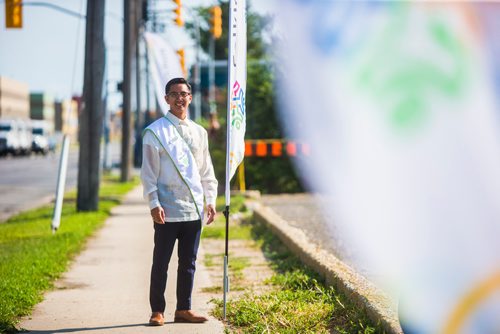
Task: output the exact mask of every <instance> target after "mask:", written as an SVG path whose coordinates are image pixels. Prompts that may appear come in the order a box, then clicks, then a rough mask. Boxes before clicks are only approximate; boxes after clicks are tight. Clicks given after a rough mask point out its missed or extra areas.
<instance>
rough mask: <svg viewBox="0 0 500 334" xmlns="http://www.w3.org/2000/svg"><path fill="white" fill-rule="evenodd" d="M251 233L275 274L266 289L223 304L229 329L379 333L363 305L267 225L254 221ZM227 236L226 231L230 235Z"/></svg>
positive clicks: (217, 312)
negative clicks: (311, 266)
mask: <svg viewBox="0 0 500 334" xmlns="http://www.w3.org/2000/svg"><path fill="white" fill-rule="evenodd" d="M240 228H248V229H250V232H249V233H250V234H251V236H252V238H253V239H254V240H255V241H256V242H257V243H258V244H259V245H260V247H261V249H262V251H263V252H264V254H265V256H266V257H267V258H268V259H269V261H270V264H271V267H272V269H273V270H274V271H275V274H274V275H273V276H272V278H271V279H269V280H268V281H266V282H265V284H267V285H268V286H270V289H269V291H268V292H265V293H263V294H260V295H255V294H252V293H251V292H249V293H246V294H244V295H243V296H242V297H238V298H235V299H231V300H229V302H228V303H227V309H226V311H227V314H226V316H227V323H228V327H226V332H228V333H273V334H274V333H297V334H298V333H300V334H302V333H345V334H352V333H364V334H371V333H384V331H383V329H382V327H381V326H380V325H379V324H373V322H372V321H371V320H370V319H369V318H368V316H367V315H366V313H365V312H364V311H363V310H360V309H359V308H357V307H356V306H355V305H354V304H353V303H351V302H350V301H349V300H348V299H347V298H346V297H345V296H344V295H343V294H341V293H339V292H337V291H336V290H335V289H334V288H333V287H331V286H326V285H325V284H324V282H323V280H322V279H321V278H320V276H319V275H318V274H316V273H315V272H314V271H312V270H311V269H309V268H308V267H306V266H305V265H304V264H303V263H302V262H301V261H300V260H299V259H298V258H297V257H296V256H295V255H293V254H292V253H291V252H290V251H289V250H288V248H287V247H286V246H285V245H284V244H283V243H282V242H281V241H280V240H279V239H278V238H277V237H276V236H275V235H274V234H272V233H270V232H269V230H268V229H267V228H266V227H265V226H263V225H261V224H259V223H257V222H253V223H252V224H246V226H240ZM230 235H231V234H230ZM213 302H214V303H215V305H216V307H215V309H214V310H213V314H214V316H215V317H217V318H219V319H221V320H222V300H220V299H216V300H213Z"/></svg>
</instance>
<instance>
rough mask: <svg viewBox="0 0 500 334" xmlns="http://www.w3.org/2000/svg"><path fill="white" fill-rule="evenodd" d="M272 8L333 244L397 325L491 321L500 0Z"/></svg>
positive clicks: (498, 186) (479, 325)
mask: <svg viewBox="0 0 500 334" xmlns="http://www.w3.org/2000/svg"><path fill="white" fill-rule="evenodd" d="M280 19H283V20H284V22H283V27H286V33H287V34H286V36H287V40H286V41H284V43H283V45H282V47H281V49H280V53H281V60H282V63H281V65H282V66H283V71H282V73H284V74H285V76H284V77H283V78H282V81H281V85H280V91H281V92H282V93H283V94H282V96H281V97H282V102H283V105H284V106H285V108H283V110H282V117H281V118H282V119H284V120H286V121H288V124H287V125H289V128H288V130H289V131H291V134H290V137H294V136H299V135H300V136H302V137H305V138H306V139H307V140H308V141H309V143H310V145H311V155H310V158H309V159H308V160H307V161H303V163H304V164H303V165H302V167H303V168H301V170H304V171H305V173H304V175H303V176H304V178H306V180H307V181H308V184H310V185H312V186H313V188H314V189H315V190H318V191H321V192H324V193H326V194H329V195H331V196H329V197H327V199H328V202H327V205H324V206H323V209H325V211H326V214H327V216H328V217H329V218H330V219H329V223H330V224H331V225H334V226H335V230H336V231H337V233H338V234H339V235H341V236H339V237H338V238H339V239H342V242H343V243H344V244H346V245H349V251H350V252H351V253H352V254H353V255H354V256H351V254H340V256H341V257H342V256H346V257H348V260H352V262H353V263H351V264H352V265H353V266H355V267H356V268H358V270H361V271H363V273H364V274H365V275H367V276H369V277H370V278H372V279H374V280H378V283H381V284H382V285H383V287H384V288H388V287H389V288H390V290H392V291H391V292H393V293H394V296H395V297H396V298H397V301H398V302H399V314H400V318H401V320H402V321H401V323H402V325H403V327H404V331H405V333H500V316H499V314H500V243H499V241H498V238H499V235H500V223H499V222H500V117H499V115H500V108H499V95H500V94H499V93H500V89H499V88H500V85H499V83H498V82H497V83H496V84H495V72H496V73H497V75H498V73H499V72H498V68H495V62H496V61H498V59H499V58H498V52H499V51H498V49H499V48H498V42H497V41H496V40H498V30H496V31H495V30H492V29H493V28H494V27H495V24H496V25H497V26H498V22H500V4H498V3H493V2H492V3H488V4H485V3H481V4H472V2H471V4H467V5H464V4H463V3H457V2H432V1H431V2H425V3H424V2H419V1H409V2H404V1H387V2H385V1H384V2H379V1H324V0H323V1H299V0H295V1H291V2H289V3H288V4H287V6H286V7H283V10H282V11H281V12H280ZM286 42H288V43H286ZM285 43H286V44H285ZM495 45H497V47H496V49H495ZM495 50H497V51H495ZM497 66H498V65H497ZM299 162H302V161H299ZM350 256H351V259H349V257H350Z"/></svg>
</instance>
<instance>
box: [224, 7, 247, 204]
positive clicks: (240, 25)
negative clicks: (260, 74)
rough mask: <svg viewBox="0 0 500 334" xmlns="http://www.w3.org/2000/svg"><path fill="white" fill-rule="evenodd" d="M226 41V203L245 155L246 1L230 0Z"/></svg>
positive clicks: (228, 200)
mask: <svg viewBox="0 0 500 334" xmlns="http://www.w3.org/2000/svg"><path fill="white" fill-rule="evenodd" d="M229 9H230V18H229V19H230V25H229V27H230V31H229V34H228V36H229V43H228V49H229V52H228V65H227V67H228V73H229V77H228V87H229V88H228V92H227V105H228V107H227V149H226V152H227V153H226V154H227V156H226V187H225V188H226V192H225V197H226V205H229V202H230V188H229V182H230V181H231V178H232V177H233V175H234V173H235V172H236V169H237V168H238V165H239V164H240V163H241V162H242V161H243V158H244V155H245V129H246V108H245V99H246V87H247V15H246V1H241V0H238V1H236V0H231V1H230V7H229Z"/></svg>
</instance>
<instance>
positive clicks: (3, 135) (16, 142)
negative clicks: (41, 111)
mask: <svg viewBox="0 0 500 334" xmlns="http://www.w3.org/2000/svg"><path fill="white" fill-rule="evenodd" d="M31 140H32V137H31V128H30V126H29V123H26V122H24V121H22V120H14V119H0V155H6V154H7V153H11V154H13V155H18V154H29V153H31Z"/></svg>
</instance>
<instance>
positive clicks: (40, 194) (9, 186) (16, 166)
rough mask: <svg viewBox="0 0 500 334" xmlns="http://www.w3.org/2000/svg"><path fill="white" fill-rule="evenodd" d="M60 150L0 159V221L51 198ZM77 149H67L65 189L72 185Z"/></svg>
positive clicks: (53, 194) (55, 185)
mask: <svg viewBox="0 0 500 334" xmlns="http://www.w3.org/2000/svg"><path fill="white" fill-rule="evenodd" d="M59 158H60V151H57V152H56V153H49V154H47V155H46V156H42V155H35V154H32V155H31V156H29V157H26V156H24V157H12V156H8V157H2V158H0V222H4V221H5V220H6V219H7V218H9V217H10V216H12V215H14V214H16V213H18V212H20V211H23V210H28V209H32V208H34V207H37V206H39V205H41V204H44V203H47V202H49V201H50V200H52V199H53V198H55V193H56V188H57V173H58V170H59ZM77 167H78V151H77V150H76V149H70V153H69V159H68V171H67V178H66V189H71V188H74V187H75V186H76V183H77V182H76V180H77V173H78V172H77V171H78V168H77Z"/></svg>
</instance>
